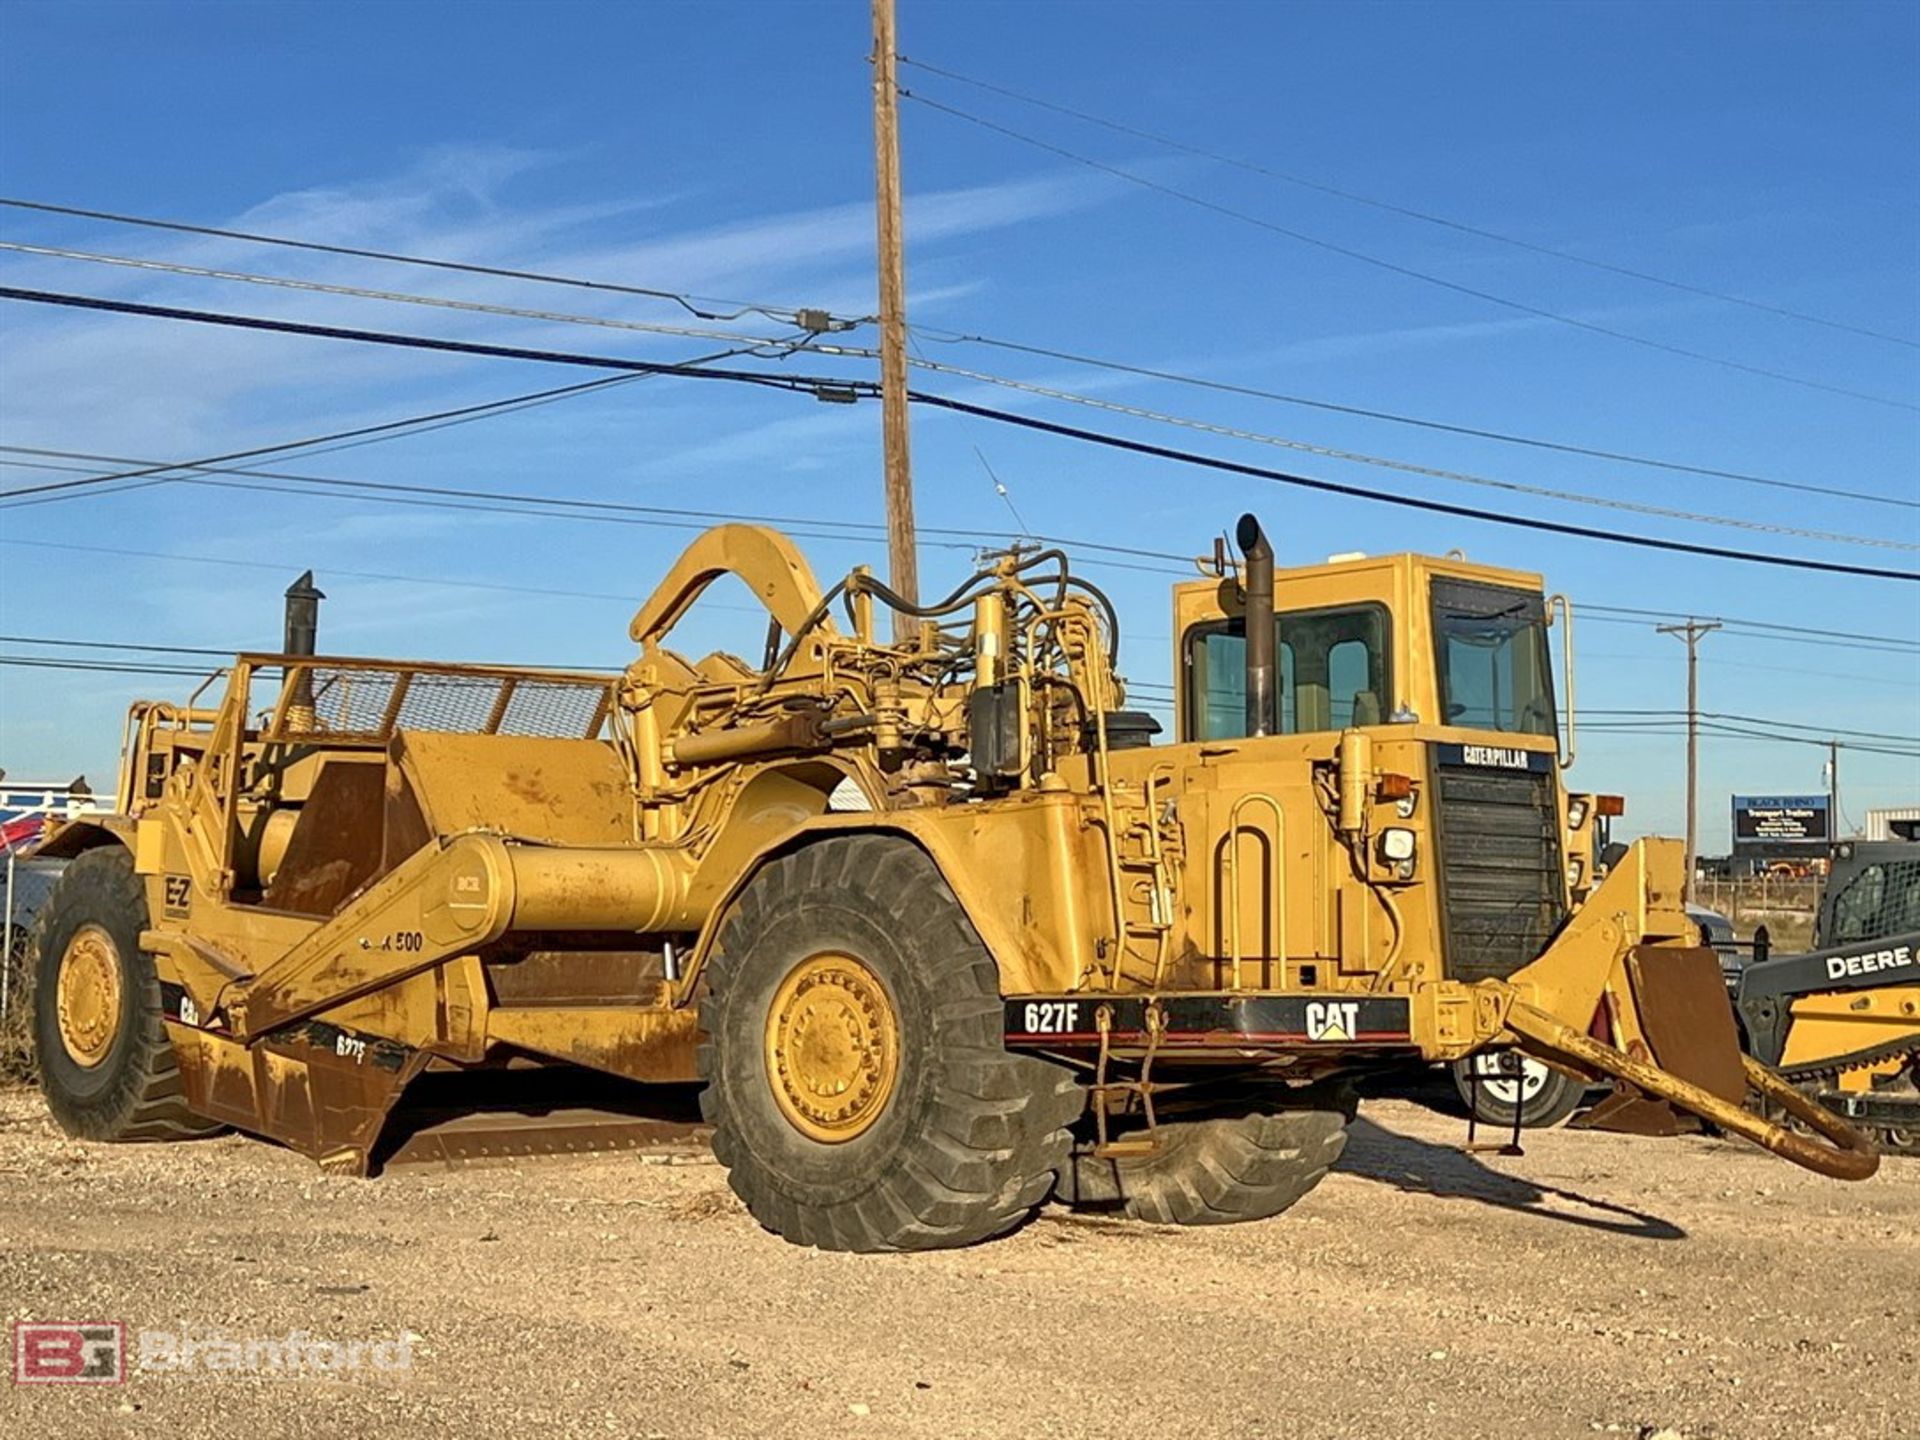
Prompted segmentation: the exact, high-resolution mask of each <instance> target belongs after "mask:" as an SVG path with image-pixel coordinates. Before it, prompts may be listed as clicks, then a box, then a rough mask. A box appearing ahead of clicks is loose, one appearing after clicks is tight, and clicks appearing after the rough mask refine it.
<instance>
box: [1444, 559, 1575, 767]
mask: <svg viewBox="0 0 1920 1440" xmlns="http://www.w3.org/2000/svg"><path fill="white" fill-rule="evenodd" d="M1433 637H1434V656H1435V659H1436V660H1437V662H1438V664H1439V671H1440V673H1439V677H1438V678H1439V682H1440V706H1441V711H1442V713H1441V716H1440V719H1441V723H1443V724H1446V725H1463V726H1465V727H1467V728H1468V729H1470V730H1502V731H1507V732H1510V733H1514V734H1520V735H1552V734H1554V733H1555V725H1554V715H1553V675H1552V670H1551V667H1550V666H1549V664H1548V659H1547V656H1548V647H1547V616H1546V603H1545V602H1544V601H1543V600H1542V599H1541V598H1540V596H1539V595H1537V594H1535V593H1532V592H1530V591H1526V590H1509V589H1506V588H1504V587H1502V586H1498V585H1482V584H1477V583H1475V582H1472V581H1467V580H1450V579H1436V580H1435V581H1434V582H1433Z"/></svg>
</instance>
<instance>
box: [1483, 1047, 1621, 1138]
mask: <svg viewBox="0 0 1920 1440" xmlns="http://www.w3.org/2000/svg"><path fill="white" fill-rule="evenodd" d="M1475 1068H1478V1070H1479V1082H1478V1083H1477V1084H1476V1083H1475V1082H1474V1077H1473V1071H1474V1070H1475ZM1448 1069H1449V1070H1450V1071H1451V1073H1452V1075H1453V1086H1454V1089H1455V1090H1457V1091H1458V1092H1459V1094H1460V1103H1461V1104H1463V1105H1465V1106H1466V1107H1467V1109H1468V1110H1469V1111H1470V1112H1472V1114H1473V1118H1474V1119H1476V1120H1478V1121H1479V1122H1480V1123H1481V1124H1482V1125H1495V1126H1500V1127H1502V1128H1505V1129H1509V1130H1510V1129H1512V1128H1513V1123H1514V1121H1513V1112H1514V1108H1515V1106H1516V1104H1517V1105H1518V1107H1519V1110H1520V1128H1521V1129H1523V1130H1550V1129H1552V1128H1553V1127H1554V1126H1555V1125H1559V1124H1562V1123H1563V1122H1565V1120H1566V1119H1567V1117H1568V1116H1570V1115H1572V1114H1573V1112H1574V1111H1576V1110H1578V1109H1579V1108H1580V1105H1581V1102H1582V1101H1584V1100H1585V1099H1586V1097H1587V1086H1586V1084H1585V1082H1583V1081H1580V1080H1575V1079H1574V1078H1573V1077H1572V1076H1570V1075H1562V1074H1561V1073H1560V1072H1559V1071H1558V1070H1552V1069H1549V1068H1548V1067H1547V1066H1545V1065H1542V1064H1541V1063H1540V1062H1539V1061H1538V1060H1535V1059H1534V1058H1533V1057H1532V1056H1531V1055H1522V1054H1521V1053H1520V1052H1519V1051H1518V1050H1482V1051H1480V1052H1478V1053H1477V1054H1474V1055H1469V1056H1468V1057H1467V1058H1466V1059H1464V1060H1456V1061H1454V1062H1453V1064H1452V1065H1451V1066H1449V1067H1448Z"/></svg>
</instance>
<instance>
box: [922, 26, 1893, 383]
mask: <svg viewBox="0 0 1920 1440" xmlns="http://www.w3.org/2000/svg"><path fill="white" fill-rule="evenodd" d="M900 63H901V64H902V65H911V66H913V67H914V68H915V69H916V70H924V71H926V72H927V73H928V74H929V75H938V76H940V77H941V78H943V79H946V80H953V81H956V82H958V83H959V84H962V85H971V86H972V87H974V88H975V89H977V90H986V91H989V92H991V93H992V94H995V95H1003V96H1005V97H1007V98H1008V99H1010V100H1018V101H1019V102H1020V103H1021V104H1023V105H1033V106H1037V107H1038V108H1040V109H1042V110H1051V111H1053V112H1054V113H1055V114H1058V115H1066V116H1069V117H1071V118H1072V119H1075V120H1081V121H1085V122H1086V123H1087V124H1089V125H1098V126H1101V127H1102V128H1104V129H1107V130H1111V131H1114V132H1115V133H1116V134H1120V135H1130V136H1132V137H1133V138H1135V139H1136V140H1146V141H1150V142H1151V143H1153V144H1155V145H1163V146H1165V147H1166V148H1168V149H1169V150H1179V151H1182V152H1183V153H1185V154H1188V155H1193V156H1196V157H1198V158H1200V159H1202V160H1211V161H1214V162H1216V163H1218V164H1221V165H1230V166H1232V167H1233V168H1235V169H1236V170H1245V171H1247V172H1249V173H1250V174H1254V175H1264V176H1266V177H1268V178H1269V179H1273V180H1280V181H1284V182H1285V183H1286V184H1289V185H1298V186H1300V187H1302V188H1303V189H1307V190H1317V191H1319V192H1320V193H1321V194H1323V195H1332V196H1335V197H1337V198H1339V199H1341V200H1351V201H1352V202H1354V203H1355V204H1356V205H1368V206H1371V207H1372V208H1374V209H1376V210H1384V211H1387V212H1388V213H1389V214H1393V215H1402V216H1405V217H1406V218H1408V219H1410V220H1420V221H1424V222H1425V223H1426V224H1429V225H1439V226H1442V227H1444V228H1446V229H1448V230H1455V231H1458V232H1460V233H1461V234H1465V235H1474V236H1477V237H1479V238H1480V239H1482V240H1492V241H1495V242H1497V243H1499V244H1501V245H1511V246H1513V247H1515V248H1516V249H1520V250H1529V251H1532V252H1533V253H1534V254H1536V255H1547V256H1550V257H1552V258H1553V259H1555V260H1565V261H1568V262H1570V263H1572V264H1575V265H1585V266H1587V267H1589V268H1590V269H1594V270H1605V271H1607V272H1609V273H1611V274H1614V275H1624V276H1626V277H1628V278H1629V279H1633V280H1643V281H1645V282H1647V283H1648V284H1650V285H1660V286H1664V287H1665V288H1666V289H1669V290H1677V291H1680V292H1682V293H1684V294H1688V295H1699V296H1702V297H1704V298H1706V299H1709V300H1720V301H1724V302H1725V303H1727V304H1729V305H1744V306H1746V307H1747V308H1748V309H1750V310H1760V311H1764V312H1765V313H1767V314H1769V315H1778V316H1781V317H1783V318H1785V319H1789V320H1804V321H1806V322H1807V323H1808V324H1810V325H1824V326H1825V327H1827V328H1828V329H1830V330H1844V331H1847V332H1849V333H1850V334H1854V335H1864V336H1867V337H1869V338H1871V339H1874V340H1886V341H1890V342H1891V343H1893V344H1895V345H1905V346H1908V347H1910V348H1913V349H1920V340H1910V339H1908V338H1907V337H1906V336H1904V335H1893V334H1889V333H1888V332H1886V331H1884V330H1874V329H1870V328H1869V327H1867V326H1864V325H1853V324H1849V323H1848V322H1846V321H1844V320H1834V319H1830V318H1829V317H1827V316H1825V315H1812V314H1809V313H1808V312H1806V311H1804V310H1793V309H1789V308H1788V307H1786V306H1784V305H1770V304H1768V303H1767V302H1765V301H1763V300H1754V299H1751V298H1749V297H1747V296H1745V295H1734V294H1730V293H1728V292H1727V291H1724V290H1714V289H1711V288H1709V287H1708V286H1705V285H1694V284H1690V283H1688V282H1687V281H1684V280H1674V279H1671V278H1669V277H1668V276H1665V275H1654V274H1651V273H1649V272H1648V271H1645V270H1635V269H1633V268H1632V267H1630V266H1626V265H1619V264H1615V263H1614V262H1612V261H1609V260H1598V259H1595V258H1593V257H1592V256H1589V255H1580V254H1576V253H1574V252H1573V251H1571V250H1557V249H1555V248H1554V247H1552V246H1551V245H1541V244H1539V243H1537V242H1535V241H1532V240H1522V239H1520V238H1519V237H1518V236H1515V235H1506V234H1502V233H1501V232H1500V231H1497V230H1488V229H1486V228H1485V227H1484V226H1479V225H1469V224H1467V223H1466V222H1465V221H1462V220H1454V219H1450V218H1448V217H1447V216H1444V215H1435V214H1433V213H1431V212H1429V211H1425V210H1417V209H1415V208H1413V207H1412V206H1409V205H1401V204H1397V203H1395V202H1393V201H1391V200H1382V199H1380V198H1379V197H1378V196H1374V195H1365V194H1361V193H1360V192H1358V191H1354V190H1348V189H1344V188H1343V187H1341V186H1338V185H1329V184H1327V183H1326V182H1324V181H1320V180H1313V179H1310V178H1308V177H1307V176H1304V175H1298V174H1294V173H1292V172H1290V171H1286V170H1276V169H1273V168H1272V167H1270V166H1266V165H1259V164H1255V163H1254V162H1253V161H1251V160H1243V159H1240V158H1238V157H1236V156H1232V155H1223V154H1221V153H1220V152H1219V151H1217V150H1207V149H1203V148H1202V147H1201V146H1198V145H1190V144H1188V143H1186V142H1185V141H1183V140H1175V139H1174V138H1172V137H1171V136H1168V135H1162V134H1158V133H1156V132H1155V131H1152V130H1142V129H1140V128H1138V127H1136V126H1133V125H1128V124H1124V123H1122V122H1121V121H1118V120H1111V119H1108V118H1106V117H1105V116H1101V115H1094V114H1091V113H1089V112H1088V111H1085V110H1076V109H1074V108H1073V107H1072V106H1070V105H1062V104H1060V103H1059V102H1058V101H1054V100H1045V99H1042V98H1041V97H1040V96H1038V95H1030V94H1027V93H1026V92H1024V91H1020V90H1015V89H1012V88H1011V87H1009V86H1005V85H996V84H993V83H992V82H990V81H987V80H979V79H976V78H974V77H973V76H971V75H962V74H960V73H959V72H958V71H954V70H948V69H944V68H943V67H941V66H938V65H930V64H928V63H927V62H926V61H924V60H914V59H911V58H909V57H908V56H905V55H902V56H900Z"/></svg>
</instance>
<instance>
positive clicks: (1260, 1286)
mask: <svg viewBox="0 0 1920 1440" xmlns="http://www.w3.org/2000/svg"><path fill="white" fill-rule="evenodd" d="M1463 1130H1464V1127H1463V1125H1462V1124H1461V1123H1460V1122H1459V1121H1458V1120H1456V1119H1453V1118H1449V1117H1445V1116H1441V1115H1437V1114H1434V1113H1433V1112H1431V1111H1428V1110H1425V1109H1423V1108H1421V1107H1419V1106H1417V1105H1414V1104H1412V1103H1409V1102H1407V1101H1404V1100H1369V1101H1368V1102H1367V1104H1366V1107H1365V1109H1364V1111H1363V1114H1362V1119H1361V1121H1360V1123H1359V1125H1358V1126H1357V1127H1356V1130H1355V1135H1354V1143H1353V1144H1352V1146H1351V1147H1350V1149H1349V1152H1348V1155H1347V1158H1346V1159H1345V1160H1344V1161H1343V1163H1342V1165H1341V1168H1340V1169H1339V1170H1338V1171H1337V1172H1336V1173H1335V1174H1334V1175H1332V1176H1331V1177H1329V1179H1328V1180H1327V1182H1326V1183H1325V1184H1324V1185H1323V1186H1321V1187H1320V1189H1318V1190H1317V1191H1315V1192H1314V1193H1313V1194H1312V1195H1311V1196H1309V1197H1308V1198H1307V1199H1306V1200H1305V1201H1304V1202H1303V1203H1302V1204H1301V1205H1300V1206H1299V1207H1298V1208H1296V1209H1295V1210H1294V1211H1293V1212H1291V1213H1290V1214H1288V1215H1285V1216H1282V1217H1280V1218H1279V1219H1276V1220H1272V1221H1267V1222H1262V1223H1257V1224H1252V1225H1237V1226H1229V1227H1224V1228H1219V1229H1193V1230H1172V1229H1153V1228H1149V1227H1144V1226H1140V1225H1135V1224H1131V1223H1129V1222H1126V1221H1124V1220H1119V1219H1115V1218H1113V1217H1110V1216H1099V1215H1090V1216H1089V1215H1069V1214H1066V1213H1064V1212H1061V1211H1057V1210H1050V1211H1047V1212H1044V1213H1043V1214H1042V1216H1041V1217H1040V1218H1039V1219H1037V1220H1036V1221H1035V1222H1034V1223H1032V1224H1029V1225H1027V1226H1025V1227H1024V1228H1022V1229H1021V1230H1020V1231H1019V1232H1017V1233H1016V1234H1014V1235H1013V1236H1011V1237H1009V1238H1007V1239H1005V1240H1002V1241H1000V1242H998V1243H995V1244H990V1245H986V1246H982V1247H979V1248H977V1249H972V1250H965V1251H958V1252H946V1253H939V1254H932V1255H906V1256H852V1255H833V1254H824V1253H820V1252H817V1251H810V1250H801V1249H797V1248H795V1247H793V1246H790V1245H787V1244H785V1243H784V1242H782V1241H780V1240H778V1239H776V1238H774V1237H773V1236H771V1235H768V1234H766V1233H765V1232H763V1231H762V1230H760V1229H759V1228H758V1227H757V1226H756V1225H755V1224H754V1223H753V1221H752V1220H751V1218H749V1217H748V1216H747V1215H746V1214H745V1212H744V1211H743V1210H741V1208H740V1207H739V1206H738V1204H737V1203H736V1202H735V1201H734V1200H733V1199H732V1197H731V1194H730V1193H729V1192H728V1191H727V1189H726V1187H725V1179H724V1175H723V1173H722V1171H721V1169H720V1167H719V1166H718V1165H717V1164H715V1163H713V1161H712V1160H711V1159H710V1157H707V1156H706V1155H705V1154H704V1153H703V1152H701V1151H699V1150H697V1149H693V1148H683V1149H682V1150H680V1151H678V1152H675V1153H674V1154H673V1155H671V1156H670V1157H669V1156H660V1155H656V1154H654V1153H652V1152H649V1153H648V1154H646V1155H644V1156H636V1155H633V1154H608V1155H599V1156H582V1157H573V1158H555V1159H551V1160H542V1161H533V1162H528V1163H526V1164H524V1165H521V1166H502V1167H475V1168H464V1169H447V1168H444V1167H439V1166H433V1167H426V1166H409V1167H397V1168H395V1169H394V1170H393V1171H391V1172H390V1173H388V1174H387V1175H386V1176H384V1177H383V1178H381V1179H379V1180H375V1181H356V1180H346V1179H338V1178H333V1177H329V1176H325V1175H322V1174H321V1173H320V1172H319V1171H318V1170H317V1169H315V1168H314V1167H313V1166H312V1165H310V1164H308V1163H307V1162H306V1161H304V1160H302V1159H300V1158H299V1157H298V1156H295V1155H293V1154H291V1153H289V1152H287V1151H285V1150H281V1149H278V1148H276V1147H273V1146H271V1145H267V1144H264V1143H262V1142H259V1141H255V1140H249V1139H245V1138H243V1137H240V1136H232V1135H229V1136H225V1137H222V1138H219V1139H215V1140H209V1141H201V1142H195V1143H189V1144H179V1145H170V1146H96V1145H83V1144H77V1143H75V1142H72V1141H69V1140H67V1139H65V1138H64V1137H62V1136H61V1135H59V1134H58V1133H57V1132H56V1131H54V1129H53V1128H52V1127H51V1126H50V1125H49V1124H48V1123H47V1122H46V1120H45V1119H44V1116H43V1113H42V1111H41V1108H40V1104H39V1101H38V1098H37V1097H36V1096H34V1095H32V1094H30V1093H20V1092H11V1093H8V1094H6V1095H4V1096H0V1301H4V1307H3V1308H4V1309H5V1311H6V1312H7V1318H9V1319H21V1318H41V1319H68V1318H104V1319H114V1320H124V1321H125V1322H127V1324H128V1325H129V1326H130V1327H131V1329H132V1332H133V1334H134V1336H135V1344H136V1347H137V1345H138V1344H139V1343H140V1337H141V1335H142V1332H151V1333H159V1334H161V1335H163V1336H165V1335H177V1334H180V1333H183V1332H197V1333H201V1334H206V1333H210V1332H214V1331H219V1332H223V1333H224V1334H226V1335H227V1336H229V1337H238V1338H247V1337H283V1338H284V1337H286V1336H288V1335H289V1334H290V1333H292V1332H296V1331H298V1332H305V1334H306V1335H307V1336H309V1337H310V1338H318V1339H323V1340H330V1341H340V1342H351V1341H354V1340H361V1341H366V1342H383V1343H387V1344H389V1345H399V1344H402V1343H403V1342H404V1346H405V1349H406V1353H407V1356H408V1358H409V1364H408V1366H407V1367H406V1368H404V1369H396V1370H377V1369H372V1368H365V1367H363V1368H362V1369H361V1370H359V1371H357V1372H354V1373H349V1374H339V1375H334V1376H331V1377H327V1376H321V1377H315V1376H312V1375H308V1376H306V1377H305V1378H284V1376H283V1378H269V1377H267V1376H264V1375H261V1374H258V1373H221V1372H209V1371H207V1370H204V1369H195V1370H192V1371H185V1372H182V1371H179V1370H174V1371H167V1370H164V1369H157V1368H152V1367H149V1368H147V1369H145V1370H140V1371H137V1372H136V1373H135V1374H134V1375H133V1376H132V1378H131V1380H130V1382H129V1383H128V1384H127V1385H125V1386H123V1387H114V1388H108V1387H102V1388H99V1389H87V1388H80V1387H72V1388H66V1389H56V1388H53V1387H45V1388H41V1389H32V1388H27V1387H21V1388H14V1389H11V1390H10V1392H9V1393H8V1394H7V1396H6V1399H7V1402H8V1409H7V1412H6V1416H5V1424H4V1429H5V1430H6V1432H7V1433H10V1434H21V1435H40V1434H59V1435H62V1436H66V1437H73V1440H80V1437H88V1436H113V1437H119V1436H140V1435H149V1436H154V1437H159V1436H168V1437H171V1436H203V1435H207V1436H211V1435H216V1434H218V1435H231V1434H248V1433H254V1434H262V1435H274V1436H296V1437H298V1436H323V1435H324V1436H328V1437H337V1436H339V1435H342V1434H386V1433H402V1432H404V1433H410V1434H415V1435H421V1436H436V1435H449V1436H452V1435H459V1436H462V1437H464V1436H469V1435H473V1434H488V1433H494V1434H527V1433H545V1434H552V1435H556V1436H565V1435H588V1434H593V1435H607V1434H620V1435H628V1436H646V1435H660V1436H673V1437H683V1436H725V1437H735V1436H739V1435H743V1434H754V1435H767V1436H833V1437H836V1440H840V1437H846V1436H859V1435H862V1434H865V1435H872V1436H875V1437H880V1436H884V1437H887V1440H893V1437H900V1436H908V1437H915V1436H925V1437H940V1440H950V1437H953V1436H961V1435H964V1436H1000V1435H1005V1436H1019V1437H1028V1436H1089V1435H1093V1436H1109V1435H1111V1436H1134V1435H1139V1434H1142V1433H1152V1432H1154V1431H1158V1430H1163V1429H1173V1428H1177V1429H1178V1430H1179V1431H1181V1432H1182V1433H1191V1434H1200V1435H1207V1436H1220V1437H1254V1436H1261V1437H1276V1436H1315V1437H1318V1436H1329V1435H1340V1436H1344V1437H1359V1440H1367V1437H1383V1440H1384V1437H1394V1440H1402V1437H1405V1440H1426V1437H1433V1440H1440V1437H1446V1440H1454V1437H1460V1436H1484V1435H1499V1436H1515V1437H1528V1440H1535V1437H1542V1440H1581V1437H1592V1436H1595V1435H1600V1436H1606V1435H1624V1436H1639V1435H1642V1434H1651V1433H1654V1432H1655V1431H1658V1430H1661V1429H1663V1428H1671V1429H1672V1430H1674V1431H1676V1432H1678V1434H1679V1435H1680V1436H1682V1437H1685V1440H1735V1437H1738V1440H1776V1437H1777V1440H1806V1437H1812V1436H1832V1437H1838V1440H1848V1437H1860V1440H1868V1437H1872V1440H1881V1437H1886V1436H1891V1435H1896V1434H1903V1433H1907V1434H1910V1433H1912V1427H1913V1423H1914V1416H1915V1415H1916V1414H1920V1340H1916V1337H1915V1331H1914V1327H1913V1297H1914V1295H1915V1294H1916V1293H1920V1163H1916V1162H1908V1161H1890V1162H1888V1163H1887V1165H1886V1166H1885V1167H1884V1168H1883V1171H1882V1173H1881V1174H1880V1175H1879V1176H1878V1177H1876V1178H1875V1179H1873V1180H1871V1181H1868V1182H1866V1183H1865V1184H1861V1185H1852V1186H1847V1185H1840V1184H1837V1183H1834V1182H1830V1181H1823V1180H1820V1179H1818V1178H1816V1177H1814V1176H1811V1175H1807V1174H1804V1173H1803V1172H1800V1171H1796V1170H1793V1169H1791V1168H1789V1167H1788V1166H1787V1165H1785V1164H1783V1163H1782V1162H1780V1161H1777V1160H1774V1159H1772V1158H1771V1157H1769V1156H1766V1155H1763V1154H1761V1153H1759V1152H1758V1151H1755V1150H1753V1149H1751V1148H1749V1147H1746V1146H1743V1145H1739V1144H1737V1143H1734V1142H1723V1141H1712V1140H1705V1139H1686V1140H1674V1141H1659V1140H1636V1139H1632V1138H1629V1137H1625V1136H1615V1135H1603V1134H1582V1133H1574V1132H1568V1131H1555V1132H1551V1133H1548V1134H1545V1135H1538V1136H1533V1137H1529V1140H1528V1144H1527V1154H1526V1155H1525V1156H1524V1157H1523V1158H1519V1159H1509V1158H1503V1157H1498V1156H1490V1155H1489V1156H1467V1155H1463V1154H1461V1153H1460V1152H1459V1151H1458V1149H1457V1145H1458V1142H1459V1141H1460V1140H1461V1139H1462V1138H1463ZM669 1159H670V1160H671V1161H672V1162H673V1163H663V1162H664V1161H667V1160H669Z"/></svg>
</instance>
